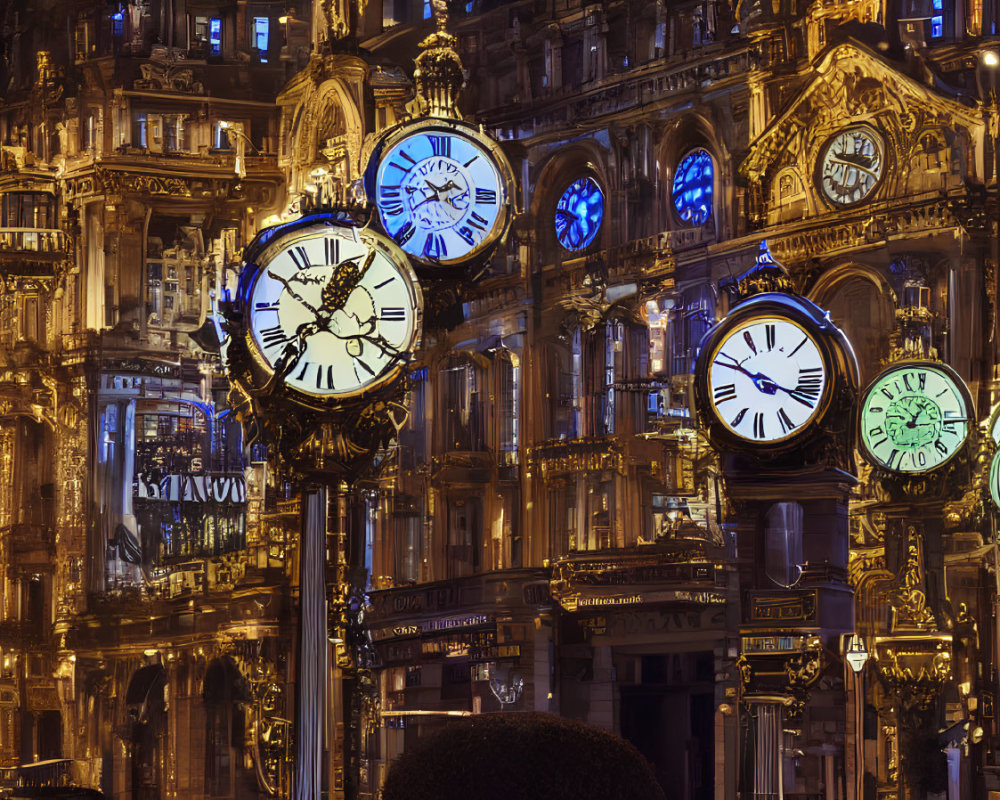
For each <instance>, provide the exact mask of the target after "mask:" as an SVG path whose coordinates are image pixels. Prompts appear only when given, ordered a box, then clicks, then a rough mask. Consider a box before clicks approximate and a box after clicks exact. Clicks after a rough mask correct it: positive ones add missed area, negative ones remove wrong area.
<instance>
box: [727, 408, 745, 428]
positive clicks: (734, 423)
mask: <svg viewBox="0 0 1000 800" xmlns="http://www.w3.org/2000/svg"><path fill="white" fill-rule="evenodd" d="M749 410H750V409H749V408H743V409H740V413H739V414H737V415H736V416H735V417H733V420H732V422H730V423H729V427H730V428H735V427H736V426H737V425H739V424H740V423H741V422H743V417H745V416H746V415H747V412H748V411H749Z"/></svg>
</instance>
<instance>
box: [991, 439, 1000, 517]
mask: <svg viewBox="0 0 1000 800" xmlns="http://www.w3.org/2000/svg"><path fill="white" fill-rule="evenodd" d="M990 497H991V498H993V505H995V506H996V507H997V508H1000V450H998V451H997V452H996V454H994V456H993V463H992V464H990Z"/></svg>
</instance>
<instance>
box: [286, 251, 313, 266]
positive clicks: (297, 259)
mask: <svg viewBox="0 0 1000 800" xmlns="http://www.w3.org/2000/svg"><path fill="white" fill-rule="evenodd" d="M288 255H289V256H291V259H292V261H293V262H294V263H295V267H296V269H308V268H309V267H311V266H312V264H311V263H309V254H308V253H307V252H306V249H305V248H304V247H302V246H301V245H297V246H295V247H293V248H292V249H291V250H289V251H288Z"/></svg>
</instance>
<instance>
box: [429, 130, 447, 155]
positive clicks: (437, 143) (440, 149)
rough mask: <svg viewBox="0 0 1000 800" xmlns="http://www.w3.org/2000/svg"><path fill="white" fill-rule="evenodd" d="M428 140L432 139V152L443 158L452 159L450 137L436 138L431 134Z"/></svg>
mask: <svg viewBox="0 0 1000 800" xmlns="http://www.w3.org/2000/svg"><path fill="white" fill-rule="evenodd" d="M427 138H428V139H430V142H431V150H433V151H434V155H436V156H442V157H444V158H451V137H450V136H435V135H433V134H431V135H429V136H428V137H427Z"/></svg>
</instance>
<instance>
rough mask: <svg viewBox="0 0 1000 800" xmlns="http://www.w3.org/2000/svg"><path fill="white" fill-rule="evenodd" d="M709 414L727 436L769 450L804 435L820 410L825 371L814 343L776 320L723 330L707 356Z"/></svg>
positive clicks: (798, 327) (796, 326)
mask: <svg viewBox="0 0 1000 800" xmlns="http://www.w3.org/2000/svg"><path fill="white" fill-rule="evenodd" d="M706 375H707V386H706V389H707V401H708V402H707V405H708V411H709V413H710V414H711V415H712V416H713V417H714V418H715V420H716V421H717V422H718V423H719V424H720V425H721V426H722V427H723V428H724V429H725V430H726V431H728V432H729V433H730V434H731V435H732V436H735V437H736V438H738V439H740V440H743V441H745V442H748V443H751V444H756V445H773V444H775V443H777V442H783V441H786V440H789V439H792V438H794V437H796V436H798V435H799V434H801V433H803V432H804V431H806V430H808V429H809V428H810V426H811V425H812V423H813V422H814V421H815V420H816V418H817V416H818V415H819V414H820V413H821V412H822V411H823V410H824V408H825V404H826V399H827V396H828V394H829V388H830V370H829V368H828V366H827V362H826V359H825V358H824V355H823V351H822V349H821V347H820V345H819V343H818V341H817V339H816V337H815V335H814V334H813V333H812V332H810V331H809V330H808V329H807V328H806V327H805V326H804V325H802V324H801V323H799V322H798V321H796V320H794V319H791V318H789V317H786V316H781V315H778V314H767V315H761V316H756V315H755V316H750V317H748V318H745V319H742V320H739V321H738V322H737V323H736V324H734V325H732V326H731V327H729V329H728V330H727V331H726V332H725V334H724V335H723V336H721V337H720V338H719V339H718V340H717V341H716V342H715V345H714V347H713V348H712V349H711V351H710V355H709V357H708V364H707V370H706Z"/></svg>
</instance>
